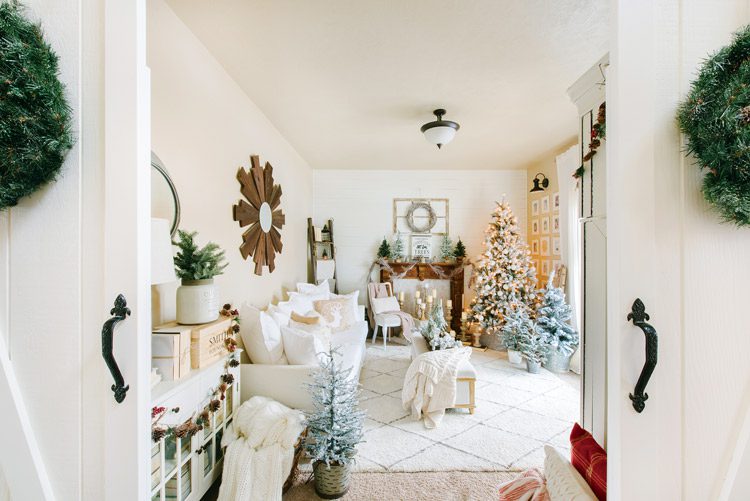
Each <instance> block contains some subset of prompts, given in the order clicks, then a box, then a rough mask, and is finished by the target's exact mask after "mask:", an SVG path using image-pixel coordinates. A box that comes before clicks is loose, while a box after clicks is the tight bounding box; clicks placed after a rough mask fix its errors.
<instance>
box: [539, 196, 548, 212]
mask: <svg viewBox="0 0 750 501" xmlns="http://www.w3.org/2000/svg"><path fill="white" fill-rule="evenodd" d="M540 200H541V210H542V214H549V195H547V196H544V197H542V198H541V199H540Z"/></svg>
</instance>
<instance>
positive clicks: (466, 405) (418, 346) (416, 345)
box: [243, 332, 477, 414]
mask: <svg viewBox="0 0 750 501" xmlns="http://www.w3.org/2000/svg"><path fill="white" fill-rule="evenodd" d="M428 351H430V347H429V345H428V344H427V340H425V338H423V337H422V334H420V333H419V332H412V335H411V359H412V360H414V359H415V358H416V357H417V356H418V355H421V354H422V353H425V352H428ZM476 382H477V371H476V369H474V366H473V365H471V362H470V361H469V360H465V361H463V362H461V364H460V365H459V366H458V374H457V375H456V404H455V405H454V406H453V407H454V408H459V409H469V414H474V409H475V408H476V400H475V385H476ZM243 384H244V383H243Z"/></svg>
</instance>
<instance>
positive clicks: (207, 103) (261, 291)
mask: <svg viewBox="0 0 750 501" xmlns="http://www.w3.org/2000/svg"><path fill="white" fill-rule="evenodd" d="M148 26H149V31H148V40H149V47H148V60H149V66H150V68H151V86H152V87H151V88H152V97H151V101H152V117H151V118H152V148H153V150H154V152H155V153H156V154H157V155H158V156H159V158H161V160H162V161H163V162H164V164H165V166H166V167H167V170H168V171H169V173H170V175H171V176H172V178H173V180H174V182H175V185H176V186H177V190H178V192H179V195H180V201H181V203H182V219H181V224H180V227H181V228H182V229H185V230H197V231H198V234H199V237H198V239H199V242H201V243H205V242H207V241H208V240H211V241H213V242H216V243H217V244H219V245H220V246H221V247H222V248H223V249H225V250H226V255H227V260H228V262H229V266H228V267H227V269H226V270H225V272H224V275H222V276H220V277H218V278H217V283H218V284H219V287H220V289H221V298H222V301H228V302H232V303H234V304H235V305H241V304H244V303H246V302H247V303H250V304H255V305H258V306H261V305H263V304H265V303H267V302H268V301H269V300H270V299H271V298H272V297H276V298H278V297H280V295H281V293H282V289H283V288H289V287H292V288H293V287H294V285H295V283H296V282H297V281H305V280H306V278H307V257H306V256H307V254H306V248H307V247H306V245H307V238H306V229H307V218H308V217H310V215H311V214H312V202H311V200H312V171H311V169H310V167H309V166H308V165H307V163H306V162H305V161H304V160H303V159H302V158H301V157H300V156H299V155H298V154H297V152H296V151H295V150H294V149H293V148H292V147H291V146H290V145H289V143H288V142H287V141H286V140H285V139H284V138H283V137H282V136H281V134H280V133H279V132H278V131H277V130H276V128H275V127H274V126H273V124H271V123H270V122H269V121H268V119H267V118H266V117H265V115H263V112H262V111H261V110H260V109H258V107H257V106H256V105H255V104H254V103H253V102H252V101H251V100H250V99H249V98H248V96H247V95H246V94H244V93H243V91H242V90H241V89H240V88H239V87H238V86H237V84H236V83H235V82H234V80H232V78H231V77H230V76H229V75H228V74H227V73H226V72H225V71H224V69H223V68H222V67H221V65H220V64H219V63H218V62H217V61H216V60H215V59H214V58H213V57H212V56H211V54H210V53H209V52H208V50H207V49H206V48H205V47H204V46H203V45H202V44H201V43H200V42H199V41H198V39H197V38H196V37H195V36H194V35H193V33H192V32H191V31H190V30H189V29H188V28H187V27H186V26H185V25H184V24H183V23H182V21H181V20H180V19H179V18H178V17H177V16H176V15H175V14H174V12H173V11H172V10H171V9H170V7H169V6H168V5H167V4H166V3H165V2H164V1H163V0H153V1H149V10H148ZM258 77H259V78H263V76H262V75H259V76H258ZM250 155H260V160H261V162H266V161H269V162H271V164H272V165H273V167H274V178H275V181H276V183H277V184H280V185H281V187H282V189H283V195H282V197H281V208H282V209H283V211H284V213H285V214H286V225H285V226H284V228H283V229H282V231H281V235H282V240H283V243H284V249H283V252H282V253H281V255H279V256H277V258H276V271H274V272H273V273H272V274H269V273H268V271H267V269H265V270H264V274H263V276H261V277H259V276H257V275H255V274H254V273H253V269H254V263H253V262H252V260H249V261H244V260H243V259H242V256H241V255H240V252H239V246H240V244H241V243H242V233H243V231H244V230H245V229H246V228H245V229H241V228H240V227H239V224H238V223H237V222H235V221H234V220H233V219H232V205H233V204H235V203H237V201H238V200H239V199H240V197H241V194H240V184H239V183H238V181H237V179H236V177H235V175H236V173H237V169H238V167H240V166H245V168H249V165H250ZM164 296H165V300H171V301H174V296H173V294H172V293H165V294H164ZM167 296H168V297H167Z"/></svg>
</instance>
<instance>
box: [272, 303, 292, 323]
mask: <svg viewBox="0 0 750 501" xmlns="http://www.w3.org/2000/svg"><path fill="white" fill-rule="evenodd" d="M266 313H268V314H269V315H271V316H272V317H273V319H274V320H276V323H277V324H279V327H282V326H284V325H289V318H290V316H291V313H292V310H291V309H290V308H288V306H286V303H279V304H277V305H276V304H269V305H268V308H266Z"/></svg>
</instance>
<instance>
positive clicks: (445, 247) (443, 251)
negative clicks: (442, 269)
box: [440, 233, 453, 261]
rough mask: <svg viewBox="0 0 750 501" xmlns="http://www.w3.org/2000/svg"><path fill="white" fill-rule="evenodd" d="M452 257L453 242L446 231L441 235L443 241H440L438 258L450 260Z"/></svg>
mask: <svg viewBox="0 0 750 501" xmlns="http://www.w3.org/2000/svg"><path fill="white" fill-rule="evenodd" d="M452 258H453V242H451V238H450V237H449V236H448V234H447V233H446V234H445V236H443V241H442V242H441V243H440V259H442V260H443V261H450V260H451V259H452Z"/></svg>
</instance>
